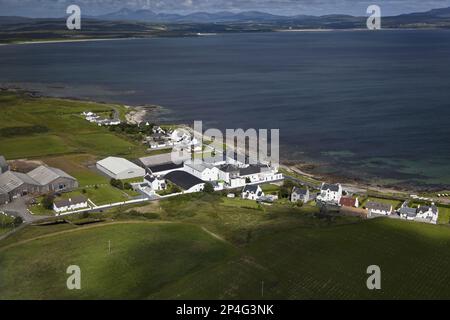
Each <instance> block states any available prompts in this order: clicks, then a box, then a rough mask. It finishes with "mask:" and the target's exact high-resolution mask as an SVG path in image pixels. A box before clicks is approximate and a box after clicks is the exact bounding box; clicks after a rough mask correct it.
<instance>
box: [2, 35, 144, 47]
mask: <svg viewBox="0 0 450 320" xmlns="http://www.w3.org/2000/svg"><path fill="white" fill-rule="evenodd" d="M149 38H151V37H145V38H138V37H129V38H87V39H60V40H30V41H18V42H11V43H0V46H12V45H30V44H56V43H72V42H96V41H119V40H135V39H149Z"/></svg>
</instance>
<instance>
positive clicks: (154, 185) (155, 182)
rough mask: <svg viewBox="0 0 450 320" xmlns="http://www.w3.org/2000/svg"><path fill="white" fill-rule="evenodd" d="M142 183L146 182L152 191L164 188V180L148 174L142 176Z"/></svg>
mask: <svg viewBox="0 0 450 320" xmlns="http://www.w3.org/2000/svg"><path fill="white" fill-rule="evenodd" d="M144 183H147V184H148V186H149V187H150V188H151V189H152V190H153V191H160V190H164V189H166V180H164V179H162V178H159V177H155V176H152V175H149V174H147V175H146V176H145V177H144Z"/></svg>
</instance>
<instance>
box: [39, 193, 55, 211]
mask: <svg viewBox="0 0 450 320" xmlns="http://www.w3.org/2000/svg"><path fill="white" fill-rule="evenodd" d="M53 201H55V196H54V195H53V194H52V193H49V194H46V195H45V196H44V199H42V206H43V207H44V208H45V209H49V210H52V209H53Z"/></svg>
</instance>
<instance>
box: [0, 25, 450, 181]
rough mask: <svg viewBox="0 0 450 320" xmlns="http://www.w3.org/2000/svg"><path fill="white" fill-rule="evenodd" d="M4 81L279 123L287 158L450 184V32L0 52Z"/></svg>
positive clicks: (205, 115)
mask: <svg viewBox="0 0 450 320" xmlns="http://www.w3.org/2000/svg"><path fill="white" fill-rule="evenodd" d="M0 70H1V72H0V82H3V83H16V84H19V85H24V86H27V87H29V88H38V89H41V90H43V91H45V92H46V93H50V94H62V95H66V96H76V97H84V98H90V99H99V100H107V101H118V102H124V103H130V104H144V103H151V104H159V105H163V106H165V107H167V108H169V109H170V110H171V111H172V112H171V113H168V114H166V115H165V120H166V121H179V122H185V123H192V121H193V120H203V121H204V122H205V124H206V126H212V127H219V128H236V127H242V128H250V127H254V128H279V129H280V135H281V141H282V144H283V148H282V152H283V155H284V157H285V158H288V159H306V160H308V161H313V162H317V163H321V164H322V166H320V167H319V168H318V169H317V170H318V171H320V172H328V173H335V174H338V175H339V174H340V175H346V176H349V177H357V178H363V179H368V180H369V179H370V180H371V181H381V182H385V183H388V182H389V183H391V182H395V183H404V184H420V185H422V186H436V185H440V186H442V187H445V186H447V187H448V186H449V185H450V143H449V136H450V126H449V125H448V121H449V118H450V117H449V115H450V109H449V104H450V30H449V31H446V30H417V31H406V30H404V31H381V32H348V31H344V32H320V33H318V32H310V33H308V32H301V33H261V34H230V35H218V36H211V37H209V36H208V37H196V38H161V39H143V40H125V41H110V42H108V41H101V42H85V43H64V44H34V45H14V46H3V47H0Z"/></svg>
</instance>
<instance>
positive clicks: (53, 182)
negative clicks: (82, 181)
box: [0, 166, 78, 204]
mask: <svg viewBox="0 0 450 320" xmlns="http://www.w3.org/2000/svg"><path fill="white" fill-rule="evenodd" d="M77 187H78V181H77V180H76V179H75V178H74V177H72V176H70V175H68V174H67V173H65V172H64V171H62V170H59V169H57V168H51V167H46V166H39V167H37V168H36V169H34V170H32V171H30V172H28V173H26V174H25V173H21V172H15V171H6V172H5V173H2V174H1V175H0V204H2V203H7V202H10V201H12V200H13V199H16V198H18V197H21V196H24V195H27V194H43V193H47V192H50V191H69V190H72V189H75V188H77Z"/></svg>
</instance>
